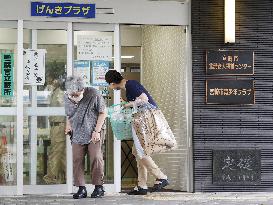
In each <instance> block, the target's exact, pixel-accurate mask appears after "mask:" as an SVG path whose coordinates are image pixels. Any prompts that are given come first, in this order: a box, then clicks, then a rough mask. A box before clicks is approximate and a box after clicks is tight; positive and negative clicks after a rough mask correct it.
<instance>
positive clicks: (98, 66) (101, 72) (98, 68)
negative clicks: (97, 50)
mask: <svg viewBox="0 0 273 205" xmlns="http://www.w3.org/2000/svg"><path fill="white" fill-rule="evenodd" d="M108 70H109V62H108V61H92V71H93V72H92V84H93V85H95V86H98V85H99V86H107V85H108V84H107V83H106V81H105V74H106V73H107V71H108Z"/></svg>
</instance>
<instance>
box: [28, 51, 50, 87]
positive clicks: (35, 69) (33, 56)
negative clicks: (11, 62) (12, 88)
mask: <svg viewBox="0 0 273 205" xmlns="http://www.w3.org/2000/svg"><path fill="white" fill-rule="evenodd" d="M45 54H46V50H45V49H25V50H24V53H23V55H24V84H25V85H44V83H45Z"/></svg>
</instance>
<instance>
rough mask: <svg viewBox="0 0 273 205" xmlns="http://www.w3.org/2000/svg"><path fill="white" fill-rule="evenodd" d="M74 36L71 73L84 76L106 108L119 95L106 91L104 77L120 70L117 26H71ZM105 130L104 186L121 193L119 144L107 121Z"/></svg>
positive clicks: (82, 24) (86, 173)
mask: <svg viewBox="0 0 273 205" xmlns="http://www.w3.org/2000/svg"><path fill="white" fill-rule="evenodd" d="M73 36H74V43H73V45H74V47H73V49H74V57H73V64H74V68H73V74H74V75H79V76H81V77H83V78H84V79H85V80H86V81H85V82H86V85H87V86H88V87H93V88H95V89H97V90H98V91H99V92H100V93H101V94H102V95H103V97H104V100H105V102H106V105H107V106H109V105H112V104H113V103H114V101H117V99H118V100H119V97H118V95H119V92H116V93H113V92H111V91H109V90H108V85H107V84H106V83H105V81H104V74H105V72H107V70H109V69H120V61H119V59H120V42H119V26H118V25H112V24H105V25H103V24H88V23H74V24H73ZM104 129H105V130H106V132H105V133H106V134H105V136H104V137H105V140H104V145H103V147H102V149H103V153H104V162H105V163H104V165H105V166H104V186H105V189H106V191H107V192H115V191H120V180H121V176H120V172H121V165H120V142H119V141H117V140H115V139H114V136H113V133H112V131H111V128H110V122H109V120H107V121H106V125H105V128H104ZM85 162H86V163H85V180H86V183H87V184H90V182H91V179H90V165H89V159H88V157H86V160H85ZM74 188H75V187H74ZM87 189H90V191H91V189H93V187H92V186H91V185H87ZM75 191H76V189H75Z"/></svg>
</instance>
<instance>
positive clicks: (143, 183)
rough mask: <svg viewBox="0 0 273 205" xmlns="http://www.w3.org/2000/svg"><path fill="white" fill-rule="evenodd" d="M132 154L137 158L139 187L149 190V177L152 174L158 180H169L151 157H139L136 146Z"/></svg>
mask: <svg viewBox="0 0 273 205" xmlns="http://www.w3.org/2000/svg"><path fill="white" fill-rule="evenodd" d="M132 153H133V155H134V156H135V157H136V161H137V169H138V186H140V187H141V188H144V189H147V177H148V172H150V173H151V174H152V175H153V176H154V177H155V178H156V179H167V176H166V175H165V174H163V173H162V172H161V170H160V169H159V168H158V166H157V165H156V163H155V162H154V160H153V159H152V158H151V157H150V156H145V157H142V158H141V159H140V158H139V157H138V155H137V152H136V149H135V146H133V148H132Z"/></svg>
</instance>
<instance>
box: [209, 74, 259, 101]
mask: <svg viewBox="0 0 273 205" xmlns="http://www.w3.org/2000/svg"><path fill="white" fill-rule="evenodd" d="M206 102H207V104H254V103H255V91H254V82H253V80H224V79H220V80H218V79H217V80H216V79H213V80H207V81H206Z"/></svg>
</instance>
